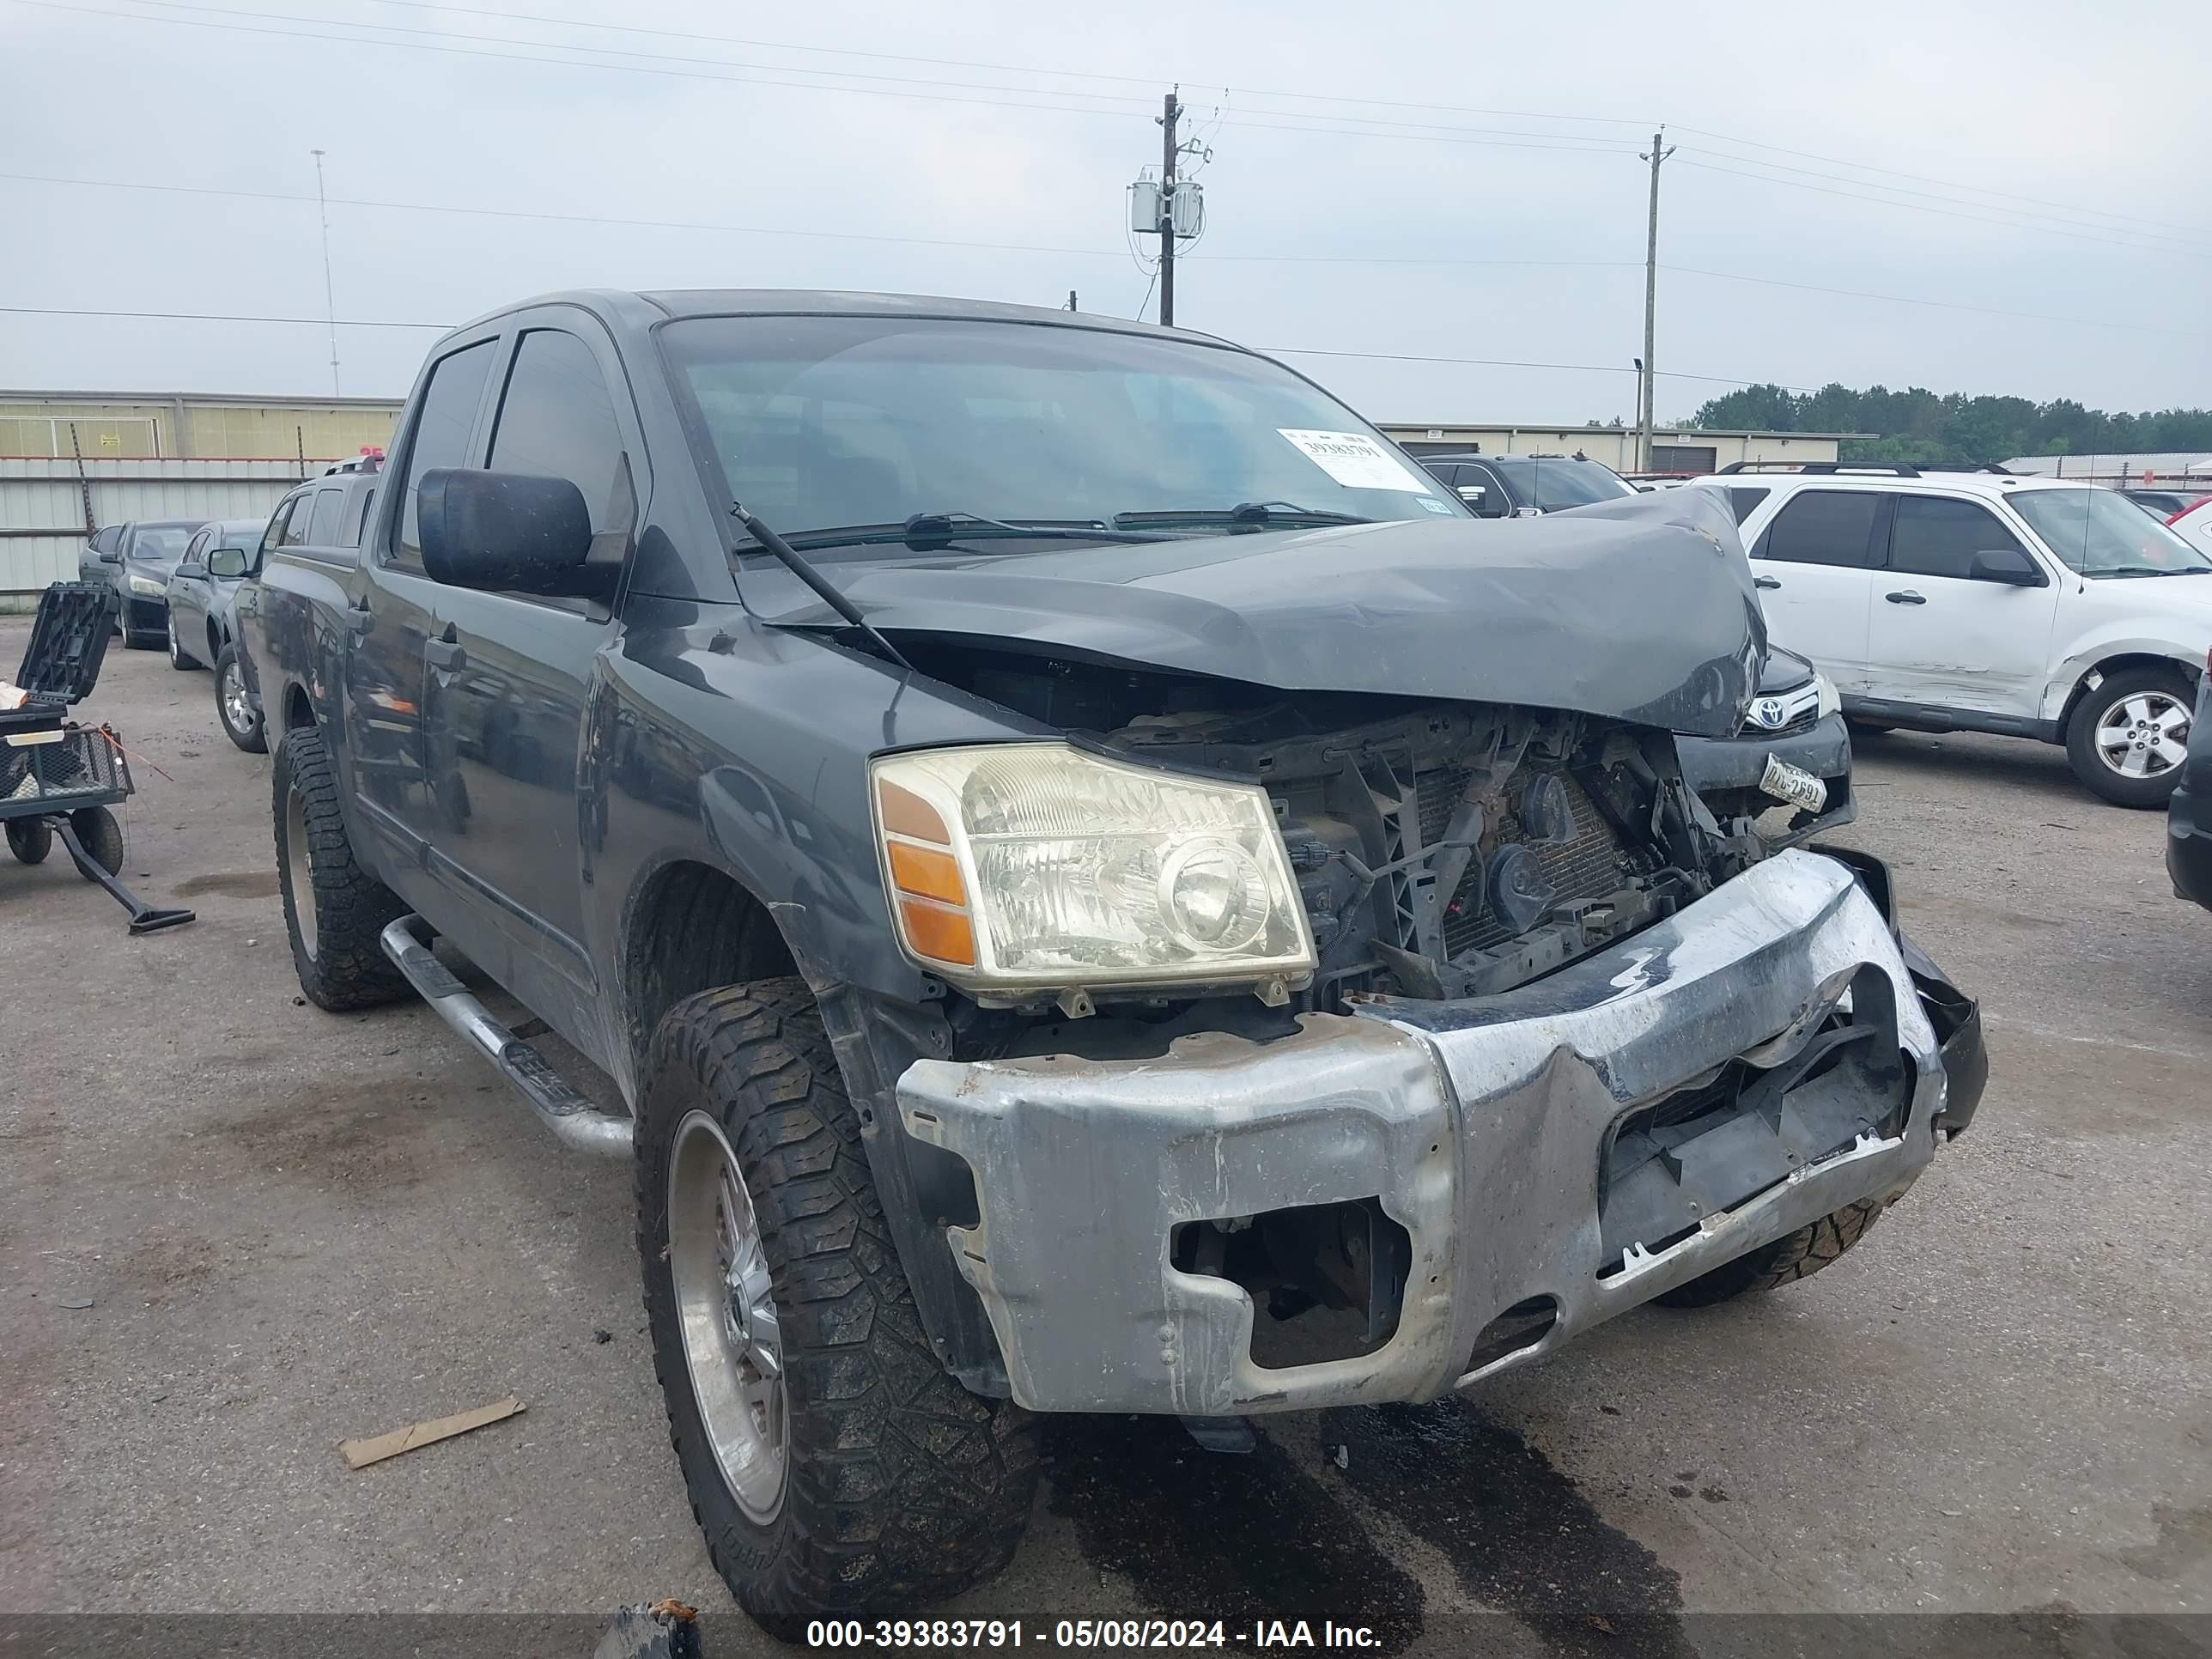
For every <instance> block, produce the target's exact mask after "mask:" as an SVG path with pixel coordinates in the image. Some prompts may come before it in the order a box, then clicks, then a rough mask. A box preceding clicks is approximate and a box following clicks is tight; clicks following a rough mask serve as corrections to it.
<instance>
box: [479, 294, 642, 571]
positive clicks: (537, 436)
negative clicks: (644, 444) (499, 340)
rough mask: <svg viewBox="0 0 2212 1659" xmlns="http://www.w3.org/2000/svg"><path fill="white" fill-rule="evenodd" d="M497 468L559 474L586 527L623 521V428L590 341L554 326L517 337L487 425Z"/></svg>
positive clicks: (626, 512)
mask: <svg viewBox="0 0 2212 1659" xmlns="http://www.w3.org/2000/svg"><path fill="white" fill-rule="evenodd" d="M488 465H489V466H490V467H491V468H492V469H493V471H498V472H521V473H526V474H529V475H531V476H532V477H541V478H566V479H568V481H569V482H570V483H573V484H574V485H575V486H576V488H577V489H580V490H582V491H583V492H584V505H585V506H586V507H587V508H589V509H590V511H591V515H592V533H593V534H594V535H605V534H606V533H607V532H610V531H614V532H623V531H627V530H628V529H629V527H630V515H631V513H632V510H633V507H634V503H633V502H632V501H630V499H629V491H628V489H625V488H623V484H622V476H623V441H622V428H621V427H620V426H618V425H617V423H616V421H615V405H614V399H613V398H611V397H610V396H609V395H608V393H607V383H606V379H605V376H604V375H602V374H600V373H599V360H598V359H597V358H596V357H594V356H592V351H591V348H590V347H588V346H586V344H585V343H583V342H582V341H581V340H580V339H578V338H577V337H575V336H574V335H573V334H563V333H562V332H561V331H559V330H557V329H550V328H540V329H532V330H531V331H529V332H528V333H526V334H525V335H524V336H523V337H522V343H521V345H520V347H519V348H518V349H516V351H515V354H514V368H513V371H512V372H511V373H510V374H508V375H507V390H506V391H505V392H504V393H503V394H501V398H500V404H499V418H498V421H497V422H496V423H495V425H494V427H493V428H492V438H491V459H490V461H489V463H488Z"/></svg>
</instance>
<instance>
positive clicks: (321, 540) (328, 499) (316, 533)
mask: <svg viewBox="0 0 2212 1659" xmlns="http://www.w3.org/2000/svg"><path fill="white" fill-rule="evenodd" d="M344 508H345V490H344V489H343V488H341V487H339V486H337V485H333V486H331V488H330V489H318V490H317V491H316V492H315V508H314V512H313V514H312V515H311V516H310V517H309V519H308V520H307V545H308V546H310V547H336V546H337V544H338V514H339V513H341V512H343V510H344Z"/></svg>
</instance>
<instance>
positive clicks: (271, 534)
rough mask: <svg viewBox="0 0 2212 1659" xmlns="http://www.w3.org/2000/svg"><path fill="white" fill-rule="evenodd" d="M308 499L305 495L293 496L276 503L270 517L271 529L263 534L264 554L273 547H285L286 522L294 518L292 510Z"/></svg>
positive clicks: (262, 547) (262, 546)
mask: <svg viewBox="0 0 2212 1659" xmlns="http://www.w3.org/2000/svg"><path fill="white" fill-rule="evenodd" d="M305 500H307V497H306V496H305V495H292V496H288V497H287V498H286V499H284V500H283V501H279V502H277V503H276V511H275V512H274V513H270V515H269V528H268V529H266V530H264V531H263V532H261V550H262V551H263V552H264V553H266V552H267V551H268V550H270V548H272V547H282V546H283V545H284V525H285V521H286V520H289V518H290V517H291V516H292V509H293V508H294V507H297V506H298V505H299V504H300V503H301V501H305Z"/></svg>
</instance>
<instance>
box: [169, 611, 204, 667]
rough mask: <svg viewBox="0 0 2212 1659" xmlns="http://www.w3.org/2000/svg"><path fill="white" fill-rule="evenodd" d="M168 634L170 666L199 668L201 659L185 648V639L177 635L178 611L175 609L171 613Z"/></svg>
mask: <svg viewBox="0 0 2212 1659" xmlns="http://www.w3.org/2000/svg"><path fill="white" fill-rule="evenodd" d="M168 635H169V666H170V667H172V668H197V667H198V666H199V665H200V662H199V659H198V658H197V657H195V656H194V655H192V653H191V652H189V651H187V650H185V647H184V641H181V640H179V638H178V637H177V613H176V612H175V611H171V612H170V613H169V622H168Z"/></svg>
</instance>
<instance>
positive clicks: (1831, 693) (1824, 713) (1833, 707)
mask: <svg viewBox="0 0 2212 1659" xmlns="http://www.w3.org/2000/svg"><path fill="white" fill-rule="evenodd" d="M1813 684H1814V686H1815V687H1817V688H1818V689H1819V691H1820V714H1818V715H1817V716H1816V717H1815V718H1817V719H1820V720H1826V719H1827V718H1828V716H1829V715H1831V714H1842V713H1843V712H1844V700H1843V698H1841V697H1840V696H1837V695H1836V683H1835V682H1834V681H1833V680H1832V679H1830V678H1828V677H1827V676H1826V674H1823V673H1822V672H1821V671H1820V670H1819V669H1817V668H1816V669H1814V671H1813Z"/></svg>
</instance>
